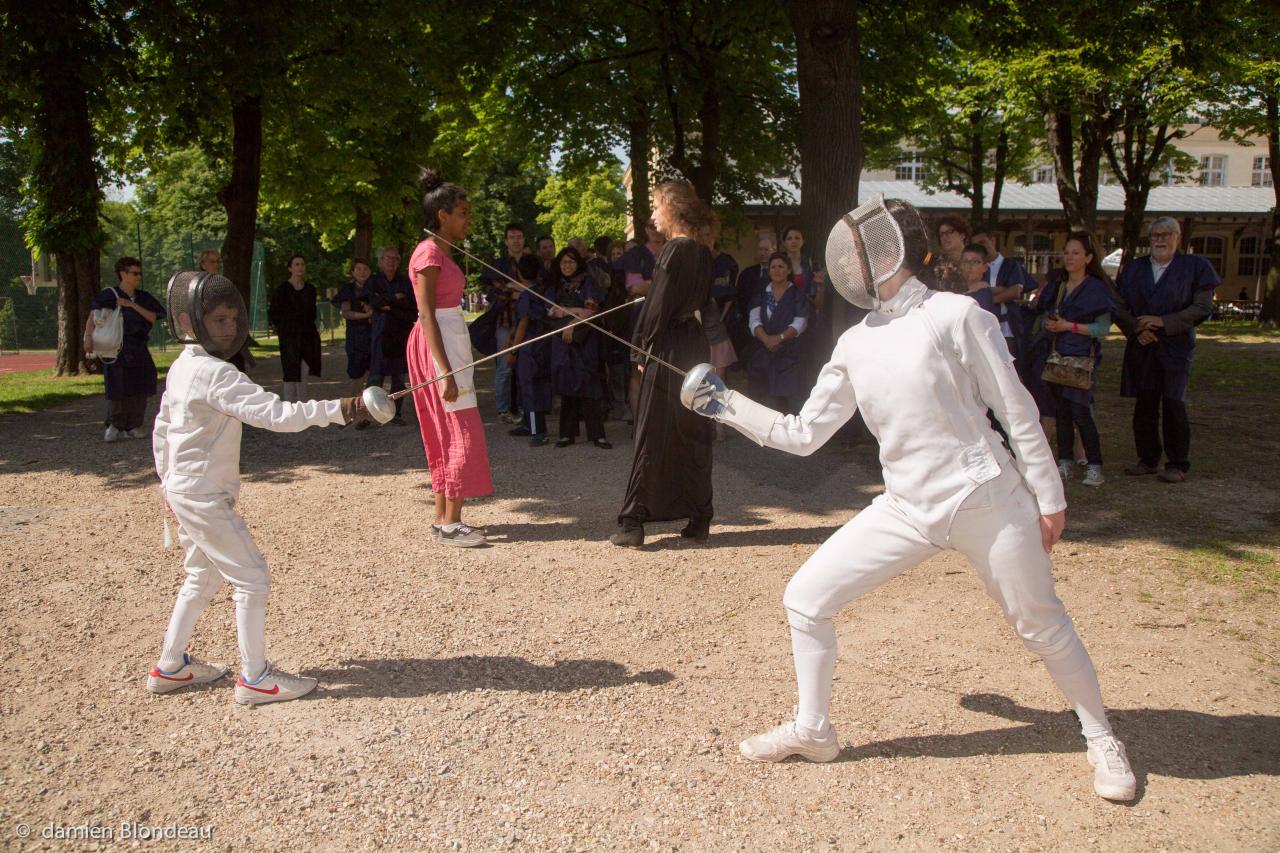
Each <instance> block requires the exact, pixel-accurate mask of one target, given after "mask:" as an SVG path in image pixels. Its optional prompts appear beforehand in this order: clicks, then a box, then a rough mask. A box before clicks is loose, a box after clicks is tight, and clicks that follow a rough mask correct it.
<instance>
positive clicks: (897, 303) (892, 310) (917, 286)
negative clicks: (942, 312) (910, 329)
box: [876, 276, 929, 317]
mask: <svg viewBox="0 0 1280 853" xmlns="http://www.w3.org/2000/svg"><path fill="white" fill-rule="evenodd" d="M928 292H929V288H927V287H925V285H924V282H922V281H921V280H920V279H918V278H916V277H915V276H912V277H911V278H909V279H907V280H906V281H904V282H903V283H902V286H901V287H899V288H898V292H897V293H895V294H894V295H893V298H892V299H887V300H882V301H881V302H880V305H879V306H877V308H876V313H878V314H883V315H885V316H886V317H896V316H898V315H899V314H905V313H906V312H907V311H909V310H911V309H912V308H914V307H916V306H917V305H919V304H920V303H921V302H923V301H924V297H925V295H926V294H927V293H928Z"/></svg>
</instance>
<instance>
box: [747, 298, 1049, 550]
mask: <svg viewBox="0 0 1280 853" xmlns="http://www.w3.org/2000/svg"><path fill="white" fill-rule="evenodd" d="M988 407H990V409H991V410H992V411H993V412H994V413H995V416H996V418H997V419H998V420H999V421H1000V423H1001V424H1002V425H1003V426H1004V428H1005V431H1006V432H1007V433H1008V434H1009V444H1010V447H1011V448H1012V450H1013V454H1014V456H1013V458H1012V459H1011V458H1010V455H1009V451H1008V450H1006V449H1005V448H1004V446H1003V444H1002V443H1001V441H1000V438H999V436H998V435H997V434H996V433H995V431H994V430H992V428H991V426H990V423H989V422H988V420H987V416H986V412H987V408H988ZM733 408H734V407H732V406H730V409H731V411H730V412H729V413H728V414H727V415H726V416H724V417H723V418H722V419H724V420H725V421H726V422H728V423H731V424H733V425H734V426H735V427H737V428H738V429H739V430H741V431H742V432H744V433H745V434H747V435H748V436H749V437H751V438H753V439H755V440H756V441H757V442H758V443H760V444H764V445H768V446H770V447H775V448H778V449H779V450H786V451H789V452H791V453H796V454H800V455H806V456H807V455H808V454H810V453H812V452H813V451H815V450H817V449H818V448H819V447H821V446H822V445H823V444H825V443H826V442H827V440H828V439H830V438H831V436H833V435H834V434H835V433H836V431H837V430H838V429H839V428H840V427H841V426H842V425H843V424H844V423H845V422H846V421H848V420H849V419H850V418H851V417H853V414H854V412H855V411H857V410H861V412H862V416H863V419H864V420H865V421H866V424H867V427H868V428H869V429H870V430H871V432H872V434H874V435H875V437H876V440H877V441H879V443H880V464H881V466H883V469H884V482H885V499H886V500H888V501H890V502H892V503H893V504H894V505H895V506H896V507H897V508H898V509H900V510H901V511H902V512H903V513H904V514H905V515H906V516H907V517H908V518H909V519H910V520H911V521H912V523H913V524H914V525H915V526H916V527H917V529H919V531H920V532H921V533H923V534H924V535H925V537H926V538H928V539H929V541H931V542H933V543H934V544H936V545H939V546H942V547H946V545H947V542H948V539H949V530H950V527H951V520H952V518H953V517H954V515H955V512H956V510H957V509H959V507H960V504H961V503H963V502H964V499H965V498H966V497H968V496H969V494H970V493H971V492H973V491H974V489H976V488H977V487H978V486H979V485H981V484H982V483H985V482H987V481H989V480H993V479H995V478H996V477H997V476H998V475H999V474H1000V471H1001V469H1002V468H1004V467H1006V466H1008V465H1010V464H1013V465H1016V466H1017V469H1018V472H1019V473H1020V474H1021V476H1022V479H1023V481H1024V482H1025V483H1026V485H1027V488H1028V489H1030V491H1031V493H1032V494H1033V495H1034V496H1035V498H1036V501H1037V503H1038V504H1039V508H1040V513H1041V514H1042V515H1049V514H1051V513H1055V512H1058V511H1060V510H1063V509H1066V505H1067V504H1066V499H1065V497H1064V495H1063V490H1062V480H1061V479H1060V477H1059V475H1058V469H1057V465H1056V464H1055V462H1054V459H1053V454H1052V453H1051V452H1050V450H1049V444H1048V442H1047V441H1046V439H1045V436H1044V432H1043V431H1042V430H1041V428H1040V422H1039V415H1038V413H1037V410H1036V406H1035V402H1034V401H1033V400H1032V398H1031V395H1030V394H1029V393H1028V392H1027V390H1026V388H1024V387H1023V385H1022V383H1021V381H1019V379H1018V375H1017V373H1016V372H1015V371H1014V367H1013V359H1012V357H1011V356H1010V355H1009V350H1008V347H1007V346H1006V345H1005V342H1004V336H1003V335H1001V333H1000V326H999V323H998V322H997V320H996V318H995V317H994V316H993V315H992V314H991V313H989V312H987V311H984V310H983V309H982V308H981V307H980V306H979V305H978V303H976V302H974V301H973V300H972V299H970V298H969V297H967V296H964V295H961V294H952V293H938V292H933V291H929V290H928V289H927V288H926V287H925V286H924V285H923V284H922V283H921V282H920V281H919V280H917V279H915V278H911V279H909V280H908V281H907V282H905V283H904V284H903V285H902V289H901V290H899V292H898V293H897V294H896V295H895V296H894V298H893V299H892V300H889V301H888V302H887V303H885V304H884V305H882V306H881V308H880V309H879V310H877V311H874V312H872V313H871V314H869V315H867V317H866V319H865V320H864V321H863V322H861V323H859V324H857V325H856V326H854V327H853V328H851V329H849V330H848V331H847V332H845V333H844V334H843V335H841V336H840V340H839V341H838V342H837V343H836V347H835V350H834V351H833V352H832V354H831V360H830V361H828V362H827V364H826V366H825V367H823V369H822V372H821V374H820V375H819V376H818V381H817V383H816V384H815V385H814V388H813V391H812V392H811V393H810V395H809V399H808V401H807V402H806V403H805V404H804V408H802V409H801V410H800V414H798V415H782V414H778V413H776V412H772V411H771V410H764V411H765V412H768V413H769V415H771V416H772V417H768V416H765V417H761V416H760V415H761V414H763V412H758V411H757V412H750V411H748V409H747V408H746V407H743V408H741V409H739V411H740V412H741V417H736V416H735V415H734V412H733V411H732V409H733ZM759 409H763V407H759Z"/></svg>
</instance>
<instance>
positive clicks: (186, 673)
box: [147, 652, 227, 693]
mask: <svg viewBox="0 0 1280 853" xmlns="http://www.w3.org/2000/svg"><path fill="white" fill-rule="evenodd" d="M226 674H227V668H226V667H225V666H217V665H216V664H211V663H205V662H204V661H202V660H196V659H195V658H193V657H192V656H191V655H189V654H186V653H185V652H184V653H183V655H182V666H180V667H178V669H176V670H175V671H173V672H165V671H164V670H163V669H161V668H160V665H159V664H156V665H155V666H153V667H151V673H150V674H149V675H148V676H147V690H148V691H150V692H152V693H172V692H173V691H175V690H181V689H182V688H183V687H191V686H192V685H195V684H208V683H209V682H210V681H217V680H218V679H219V678H221V677H222V676H224V675H226Z"/></svg>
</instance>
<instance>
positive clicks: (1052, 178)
mask: <svg viewBox="0 0 1280 853" xmlns="http://www.w3.org/2000/svg"><path fill="white" fill-rule="evenodd" d="M1027 177H1028V178H1029V180H1028V181H1027V183H1030V184H1052V183H1055V182H1057V180H1058V171H1057V169H1055V168H1054V167H1053V166H1052V165H1049V166H1036V167H1035V168H1034V169H1032V170H1031V171H1030V172H1028V173H1027Z"/></svg>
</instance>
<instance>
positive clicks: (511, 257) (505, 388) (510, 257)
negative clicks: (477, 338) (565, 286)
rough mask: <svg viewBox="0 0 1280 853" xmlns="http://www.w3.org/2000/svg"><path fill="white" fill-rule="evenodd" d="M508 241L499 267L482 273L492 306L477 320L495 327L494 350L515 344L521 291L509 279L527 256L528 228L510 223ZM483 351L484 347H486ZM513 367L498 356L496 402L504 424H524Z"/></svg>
mask: <svg viewBox="0 0 1280 853" xmlns="http://www.w3.org/2000/svg"><path fill="white" fill-rule="evenodd" d="M503 240H504V242H505V243H506V254H505V255H503V256H502V257H501V258H498V259H497V260H495V261H494V262H493V264H492V266H493V267H494V268H495V269H496V270H498V272H494V270H491V269H487V268H486V269H484V270H482V271H481V272H480V282H481V284H483V285H484V288H485V294H484V295H485V299H486V300H487V301H488V303H489V307H488V308H487V309H486V310H485V316H484V317H482V318H481V319H480V320H477V323H481V322H483V323H484V325H485V327H486V328H487V327H488V326H490V325H491V326H492V327H493V335H494V340H493V343H494V347H493V350H492V351H493V352H497V351H499V350H504V349H506V348H507V347H508V346H510V345H511V334H512V332H513V331H515V320H516V299H517V298H518V297H519V296H520V294H519V293H518V292H517V291H516V288H515V287H514V286H513V285H512V284H511V282H510V281H509V280H508V278H507V276H509V277H510V278H517V275H516V272H517V270H516V265H517V264H518V263H519V262H520V258H522V257H524V248H525V245H524V242H525V236H524V228H523V227H521V226H520V225H518V224H517V223H515V222H511V223H508V224H507V227H506V229H505V230H504V232H503ZM482 351H483V350H482ZM511 377H512V369H511V367H509V366H508V365H507V360H506V359H505V358H500V359H498V361H497V363H496V364H494V368H493V401H494V408H495V409H496V410H497V412H498V420H499V421H501V422H502V423H504V424H516V423H520V417H519V416H518V415H517V414H516V412H515V411H514V410H515V409H518V404H517V405H513V398H514V393H513V388H512V383H511Z"/></svg>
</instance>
